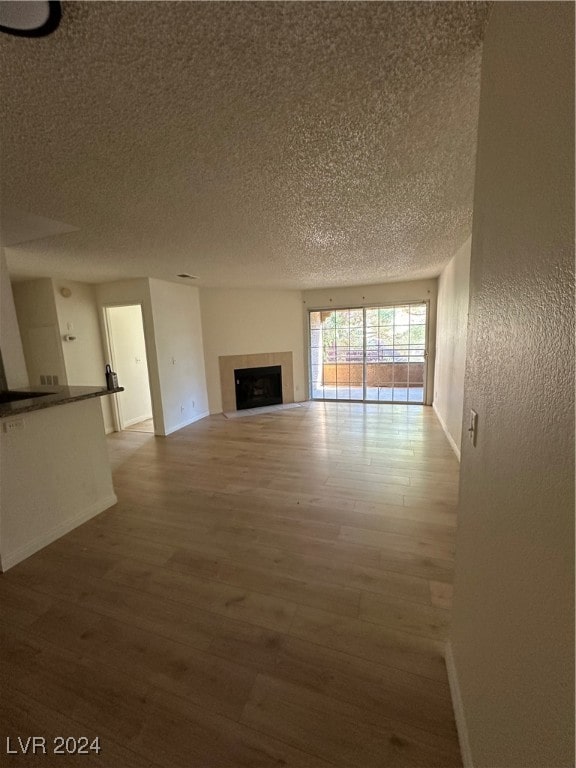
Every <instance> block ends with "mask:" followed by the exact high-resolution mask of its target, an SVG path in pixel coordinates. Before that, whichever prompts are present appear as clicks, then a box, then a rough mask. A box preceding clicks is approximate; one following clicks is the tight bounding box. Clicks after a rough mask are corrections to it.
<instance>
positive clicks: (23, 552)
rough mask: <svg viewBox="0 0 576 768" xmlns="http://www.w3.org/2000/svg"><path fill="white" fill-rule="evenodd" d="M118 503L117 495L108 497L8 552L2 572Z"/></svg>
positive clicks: (1, 565) (0, 567) (1, 564)
mask: <svg viewBox="0 0 576 768" xmlns="http://www.w3.org/2000/svg"><path fill="white" fill-rule="evenodd" d="M117 501H118V499H117V498H116V495H115V494H111V495H110V496H106V497H105V498H104V499H100V501H98V502H96V503H95V504H92V505H91V506H90V507H88V508H87V509H85V510H84V511H83V512H81V513H80V514H79V515H75V516H74V517H71V518H69V519H68V520H64V521H63V522H61V523H59V524H58V525H57V526H55V527H54V528H52V529H51V530H49V531H46V533H43V534H42V535H41V536H38V537H36V538H35V539H33V540H32V541H29V542H28V544H26V545H25V546H23V547H19V549H16V550H14V552H8V554H6V555H2V559H1V562H0V570H1V571H2V572H5V571H7V570H8V569H9V568H12V566H14V565H16V564H17V563H20V562H22V560H25V559H26V558H27V557H30V555H33V554H34V553H35V552H38V550H39V549H43V548H44V547H46V546H48V544H51V543H52V542H53V541H56V539H59V538H60V537H61V536H64V534H66V533H69V532H70V531H71V530H73V529H74V528H77V527H78V526H79V525H82V523H85V522H86V521H87V520H90V518H92V517H95V516H96V515H99V514H100V512H104V510H105V509H108V508H109V507H112V506H114V504H116V503H117Z"/></svg>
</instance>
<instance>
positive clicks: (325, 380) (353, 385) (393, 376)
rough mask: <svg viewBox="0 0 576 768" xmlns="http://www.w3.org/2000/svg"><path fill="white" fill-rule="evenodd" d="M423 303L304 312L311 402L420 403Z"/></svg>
mask: <svg viewBox="0 0 576 768" xmlns="http://www.w3.org/2000/svg"><path fill="white" fill-rule="evenodd" d="M427 326H428V304H427V303H422V302H421V303H418V304H401V305H395V306H380V307H367V308H357V307H356V308H353V307H351V308H348V309H331V310H317V311H316V310H314V311H311V312H310V395H311V397H312V399H313V400H360V401H370V402H383V403H424V402H425V399H426V357H427V352H426V339H427V336H428V334H427Z"/></svg>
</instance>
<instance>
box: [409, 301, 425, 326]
mask: <svg viewBox="0 0 576 768" xmlns="http://www.w3.org/2000/svg"><path fill="white" fill-rule="evenodd" d="M410 318H411V322H412V323H414V322H416V323H424V322H425V321H426V304H411V305H410Z"/></svg>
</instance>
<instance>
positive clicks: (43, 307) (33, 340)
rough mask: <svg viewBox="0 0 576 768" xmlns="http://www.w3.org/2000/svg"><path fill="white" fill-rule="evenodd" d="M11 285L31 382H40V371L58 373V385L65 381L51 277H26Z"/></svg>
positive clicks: (66, 381)
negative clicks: (24, 279) (33, 278)
mask: <svg viewBox="0 0 576 768" xmlns="http://www.w3.org/2000/svg"><path fill="white" fill-rule="evenodd" d="M12 289H13V292H14V304H15V306H16V315H17V317H18V325H19V327H20V335H21V337H22V347H23V349H24V357H25V359H26V368H27V370H28V377H29V379H30V385H31V386H34V385H39V384H40V383H41V382H40V376H41V375H48V376H57V377H58V384H59V385H65V384H67V383H68V378H67V375H66V365H65V362H64V354H63V351H62V340H61V337H60V328H59V324H58V315H57V313H56V304H55V300H54V283H53V281H52V280H51V279H50V278H47V277H46V278H39V279H38V280H26V281H24V282H16V283H14V284H13V286H12Z"/></svg>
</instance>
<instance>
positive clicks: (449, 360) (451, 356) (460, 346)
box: [433, 238, 470, 458]
mask: <svg viewBox="0 0 576 768" xmlns="http://www.w3.org/2000/svg"><path fill="white" fill-rule="evenodd" d="M469 288H470V238H468V239H467V240H466V242H465V243H464V244H463V245H462V246H461V247H460V248H459V249H458V251H457V252H456V253H455V254H454V256H453V257H452V259H451V260H450V261H449V262H448V264H447V265H446V266H445V267H444V269H443V270H442V273H441V275H440V277H439V278H438V312H437V316H436V365H435V370H434V402H433V405H434V410H435V411H436V415H437V416H438V418H439V420H440V423H441V424H442V426H443V428H444V431H445V432H446V436H447V437H448V440H449V441H450V444H451V445H452V447H453V448H454V451H455V453H456V455H457V456H458V458H460V442H461V438H462V408H463V404H464V372H465V369H466V334H467V329H468V300H469Z"/></svg>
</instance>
